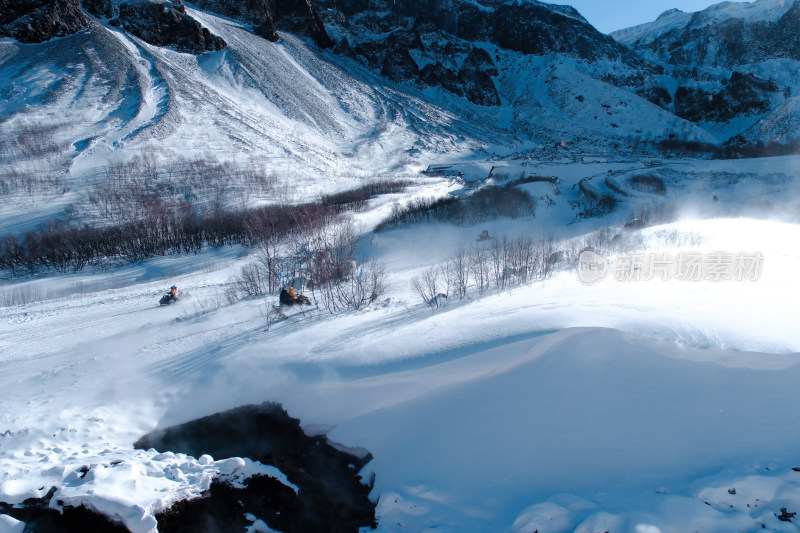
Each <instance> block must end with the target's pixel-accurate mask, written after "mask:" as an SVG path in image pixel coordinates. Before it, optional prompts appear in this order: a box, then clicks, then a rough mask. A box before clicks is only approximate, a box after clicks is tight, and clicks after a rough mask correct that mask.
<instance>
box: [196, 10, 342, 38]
mask: <svg viewBox="0 0 800 533" xmlns="http://www.w3.org/2000/svg"><path fill="white" fill-rule="evenodd" d="M193 5H194V6H196V7H198V8H200V9H205V10H208V11H212V12H214V13H218V14H220V15H224V16H226V17H230V18H234V19H237V20H241V21H243V22H247V23H250V24H253V25H254V31H255V33H256V34H257V35H259V36H261V37H263V38H265V39H268V40H270V41H277V40H278V31H279V30H282V31H287V32H291V33H297V34H299V35H305V36H307V37H310V38H311V39H312V40H313V41H314V42H315V43H316V44H317V45H318V46H320V47H322V48H330V47H332V46H333V41H332V40H331V38H330V37H329V36H328V33H327V32H326V31H325V26H324V25H323V24H322V20H320V18H319V14H318V13H317V10H316V9H315V8H314V6H313V5H312V4H311V2H310V0H196V1H195V2H193Z"/></svg>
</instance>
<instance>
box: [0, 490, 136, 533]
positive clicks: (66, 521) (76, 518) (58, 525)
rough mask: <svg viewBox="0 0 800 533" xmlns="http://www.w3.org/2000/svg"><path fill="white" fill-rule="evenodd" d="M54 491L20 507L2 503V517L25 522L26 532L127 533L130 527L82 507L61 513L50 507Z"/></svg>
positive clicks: (0, 504)
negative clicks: (3, 515) (87, 532)
mask: <svg viewBox="0 0 800 533" xmlns="http://www.w3.org/2000/svg"><path fill="white" fill-rule="evenodd" d="M55 492H56V489H55V487H53V488H51V489H50V491H49V492H48V493H47V496H45V497H44V498H30V499H27V500H25V501H24V502H23V503H22V504H21V505H9V504H6V503H3V502H0V514H7V515H9V516H11V517H12V518H15V519H17V520H19V521H21V522H24V523H25V532H26V533H71V532H73V531H92V532H94V533H128V528H126V527H125V526H124V525H122V524H121V523H119V522H116V521H114V520H112V519H110V518H108V517H107V516H105V515H102V514H100V513H97V512H95V511H93V510H91V509H89V508H87V507H85V506H83V505H81V506H79V507H73V506H66V507H64V508H63V509H61V510H59V509H56V508H51V500H52V498H53V494H54V493H55ZM54 503H57V502H54Z"/></svg>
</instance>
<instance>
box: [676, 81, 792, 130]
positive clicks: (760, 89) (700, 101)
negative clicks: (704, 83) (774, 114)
mask: <svg viewBox="0 0 800 533" xmlns="http://www.w3.org/2000/svg"><path fill="white" fill-rule="evenodd" d="M777 90H778V89H777V87H775V85H774V84H773V83H772V82H769V81H765V80H761V79H759V78H756V77H755V76H753V75H752V74H741V73H739V72H734V73H733V74H732V75H731V77H730V79H729V80H727V81H726V83H725V87H724V88H723V89H722V90H721V91H719V92H716V93H710V92H707V91H705V90H703V89H699V88H687V87H678V90H677V91H675V114H676V115H677V116H679V117H681V118H685V119H687V120H690V121H693V122H696V121H714V122H724V121H726V120H730V119H732V118H734V117H736V116H743V115H750V114H753V113H764V112H766V111H768V110H769V107H770V100H769V97H770V94H771V93H774V92H776V91H777Z"/></svg>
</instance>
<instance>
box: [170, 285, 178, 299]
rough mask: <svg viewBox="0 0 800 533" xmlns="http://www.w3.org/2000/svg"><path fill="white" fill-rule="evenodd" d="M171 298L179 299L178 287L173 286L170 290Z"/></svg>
mask: <svg viewBox="0 0 800 533" xmlns="http://www.w3.org/2000/svg"><path fill="white" fill-rule="evenodd" d="M169 297H170V298H177V297H178V286H177V285H173V286H172V287H170V288H169Z"/></svg>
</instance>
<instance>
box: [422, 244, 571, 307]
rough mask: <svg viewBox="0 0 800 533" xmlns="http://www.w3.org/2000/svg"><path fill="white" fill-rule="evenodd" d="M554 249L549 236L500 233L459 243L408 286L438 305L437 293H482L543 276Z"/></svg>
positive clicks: (554, 257) (548, 269)
mask: <svg viewBox="0 0 800 533" xmlns="http://www.w3.org/2000/svg"><path fill="white" fill-rule="evenodd" d="M555 251H556V250H555V245H554V243H553V240H552V239H547V240H543V241H541V242H535V241H534V240H533V239H532V238H530V237H517V238H513V239H512V238H509V237H507V236H503V237H498V238H494V239H490V240H489V241H486V242H479V243H476V244H475V245H474V246H472V247H470V248H468V247H465V246H462V247H459V248H458V249H457V250H456V251H455V253H453V255H452V256H450V258H449V259H448V260H447V261H446V262H445V263H444V264H441V265H437V266H432V267H429V268H428V269H426V270H425V271H423V273H422V274H421V275H420V276H419V277H416V278H414V279H413V280H412V287H413V288H414V290H415V292H416V293H417V294H418V295H419V296H420V298H421V299H422V300H423V301H424V302H425V303H427V304H428V305H431V306H432V307H438V306H439V305H440V304H441V302H442V300H443V298H442V297H441V296H440V295H444V296H445V297H447V298H453V297H455V298H459V299H463V298H464V297H466V296H467V293H468V290H469V289H470V288H472V289H474V290H475V291H477V292H478V293H483V292H485V291H486V290H488V289H490V288H491V287H495V288H496V289H505V288H507V287H510V286H515V285H521V284H524V283H527V282H528V281H532V280H534V279H541V278H545V277H547V276H548V275H549V274H550V273H551V272H552V270H553V268H554V266H555V265H554V263H555V262H557V260H558V259H559V258H558V257H557V254H555Z"/></svg>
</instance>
